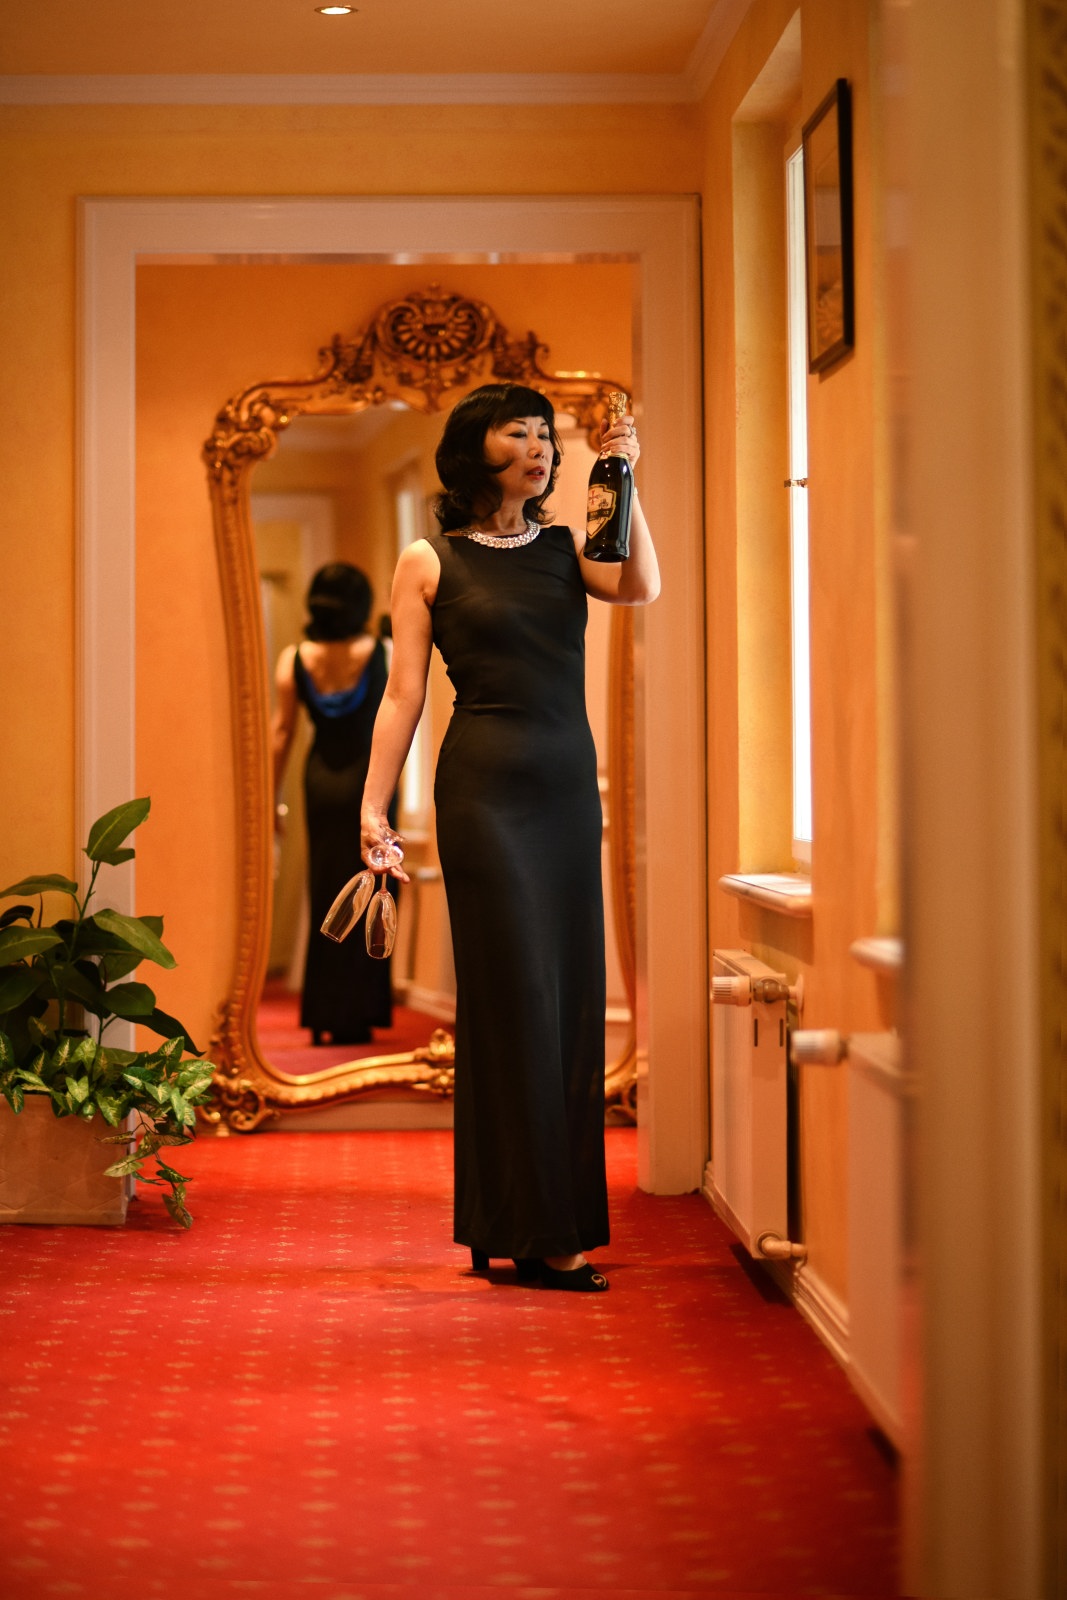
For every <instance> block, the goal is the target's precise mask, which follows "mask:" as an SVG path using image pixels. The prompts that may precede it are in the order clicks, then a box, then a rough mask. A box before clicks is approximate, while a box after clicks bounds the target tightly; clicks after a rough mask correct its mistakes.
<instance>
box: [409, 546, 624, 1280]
mask: <svg viewBox="0 0 1067 1600" xmlns="http://www.w3.org/2000/svg"><path fill="white" fill-rule="evenodd" d="M430 542H431V544H432V545H433V548H434V549H435V550H436V551H437V554H438V556H439V557H440V560H441V579H440V584H439V586H438V590H437V598H436V600H435V601H434V605H433V636H434V643H435V644H436V645H437V647H438V649H439V650H440V652H441V654H442V656H443V657H444V661H445V665H446V667H447V669H448V675H449V677H450V679H451V680H452V683H453V685H454V687H455V690H456V700H455V708H454V710H453V714H452V720H451V722H450V724H449V728H448V732H447V734H446V735H445V740H444V743H443V745H442V747H441V754H440V758H439V760H438V764H437V777H436V783H435V789H434V798H435V801H436V806H437V839H438V848H439V851H440V857H441V866H442V870H443V873H444V879H445V888H446V892H447V896H448V909H449V919H450V922H451V926H452V942H453V947H454V952H455V963H456V995H457V1000H456V1105H455V1169H456V1171H455V1238H456V1242H457V1243H458V1244H466V1245H470V1246H471V1247H472V1248H474V1249H478V1250H482V1251H484V1252H486V1254H488V1255H491V1256H514V1257H521V1256H556V1255H570V1254H573V1253H576V1252H578V1251H579V1250H591V1249H592V1248H593V1247H594V1246H596V1245H600V1244H606V1243H607V1241H608V1211H607V1187H606V1182H605V1174H604V1003H605V978H604V910H603V897H602V886H601V872H600V843H601V827H602V819H601V810H600V795H599V791H598V788H597V770H596V751H595V749H594V746H593V737H592V734H591V732H590V729H589V721H588V717H587V715H586V707H585V626H586V618H587V604H586V593H585V589H584V587H583V584H582V579H581V574H580V572H579V569H578V558H577V556H576V555H575V550H574V544H573V541H572V538H571V534H570V532H569V530H568V529H566V528H556V527H553V528H544V529H542V531H541V533H540V534H539V535H538V537H537V538H536V539H535V540H533V541H532V542H531V543H529V544H526V545H522V546H518V547H512V548H489V547H487V546H485V545H482V544H478V543H476V542H475V541H473V540H471V539H467V538H465V537H463V536H455V535H453V536H449V535H445V534H432V535H431V536H430Z"/></svg>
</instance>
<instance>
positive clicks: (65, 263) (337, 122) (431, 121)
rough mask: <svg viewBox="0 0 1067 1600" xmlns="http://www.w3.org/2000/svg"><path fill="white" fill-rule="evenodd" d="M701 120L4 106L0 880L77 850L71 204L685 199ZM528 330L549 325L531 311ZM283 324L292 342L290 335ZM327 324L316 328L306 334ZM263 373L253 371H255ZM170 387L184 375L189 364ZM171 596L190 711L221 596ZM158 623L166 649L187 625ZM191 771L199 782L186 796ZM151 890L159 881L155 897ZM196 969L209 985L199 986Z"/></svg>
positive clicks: (558, 109) (212, 642)
mask: <svg viewBox="0 0 1067 1600" xmlns="http://www.w3.org/2000/svg"><path fill="white" fill-rule="evenodd" d="M695 125H696V113H695V110H694V108H691V107H670V106H664V107H655V106H648V107H644V106H641V107H625V106H611V107H596V106H578V107H568V106H548V107H538V106H422V107H415V108H410V107H365V106H363V107H360V106H349V107H255V108H248V107H220V106H205V107H173V106H110V107H109V106H90V107H75V106H59V107H41V106H34V107H21V108H20V107H3V108H0V165H2V167H3V171H4V174H5V204H4V228H3V229H2V230H0V282H2V283H3V285H4V294H3V296H2V298H0V348H3V350H4V352H5V357H6V370H7V372H8V373H15V374H20V375H21V376H20V377H19V380H18V384H17V386H16V385H14V384H12V389H11V391H10V393H11V395H12V404H10V405H9V408H8V410H9V415H8V417H7V419H6V425H5V427H4V428H3V429H2V430H0V476H2V479H3V482H4V486H5V487H4V495H3V497H2V498H0V596H2V600H3V615H4V642H5V647H6V648H5V652H4V657H5V659H4V666H3V669H2V670H3V674H4V684H3V691H4V704H5V708H7V707H10V706H11V705H14V706H15V708H16V709H15V711H14V713H13V714H11V713H10V712H8V713H7V714H5V715H4V716H3V717H0V771H2V772H3V774H4V783H3V787H2V791H0V792H2V799H0V881H11V880H13V879H14V878H16V877H19V876H21V875H23V874H24V873H25V872H27V871H30V870H33V871H41V870H63V871H69V870H71V869H72V868H73V867H74V865H75V853H76V850H77V846H78V841H77V840H75V838H74V794H75V778H74V774H75V761H76V756H75V750H74V740H75V701H74V683H73V667H74V638H73V632H74V593H75V588H74V586H75V538H74V527H75V430H76V418H75V362H76V349H77V344H76V323H77V314H76V296H77V248H76V229H77V208H76V200H77V197H78V196H79V195H172V196H178V195H227V194H265V195H286V196H291V195H301V194H315V195H352V194H368V195H373V194H420V195H427V194H532V193H538V194H541V193H550V194H551V193H560V194H580V193H586V192H591V193H606V192H617V193H633V192H636V193H660V192H665V191H673V192H692V191H694V190H696V189H697V188H698V186H699V171H700V165H699V147H698V141H697V140H696V139H695V137H694V128H695ZM608 152H610V159H608V155H607V153H608ZM417 276H418V277H419V278H420V279H421V278H422V277H423V276H424V274H422V273H419V274H418V275H417ZM346 309H347V310H350V309H351V308H346ZM535 315H536V313H535ZM326 320H327V322H328V323H330V324H332V322H333V321H334V320H335V319H334V318H332V317H331V318H327V319H326ZM344 321H345V317H344V315H342V316H341V325H343V324H344ZM530 323H531V325H532V326H538V324H537V323H536V322H535V321H534V319H533V318H531V319H530ZM278 331H280V333H281V341H282V344H283V345H284V342H285V337H286V336H285V334H284V331H282V330H278ZM327 331H328V332H332V331H334V330H333V327H332V326H330V327H328V329H327ZM319 332H320V329H319V328H318V327H317V326H316V328H315V329H314V333H313V335H312V337H313V338H317V337H318V335H319ZM565 346H566V341H563V342H562V343H560V344H558V345H557V348H556V349H555V350H554V352H553V355H554V357H555V358H556V359H557V360H558V362H559V365H561V366H567V365H568V364H572V365H582V364H583V362H582V361H580V360H574V361H573V362H572V361H571V360H570V358H569V356H568V353H567V349H566V347H565ZM306 348H307V345H306V344H305V343H300V344H296V343H295V338H294V344H293V346H292V347H289V346H286V347H285V348H284V349H280V350H279V355H282V354H284V355H289V354H292V355H293V356H294V357H299V359H300V362H301V364H303V362H304V360H305V351H306ZM259 370H260V367H259V362H258V361H257V362H255V364H254V366H253V368H252V376H255V375H256V374H257V373H258V372H259ZM248 371H249V369H248V366H247V365H244V364H241V365H236V366H235V367H234V369H233V371H232V372H231V373H225V374H222V373H220V376H222V377H224V379H225V381H223V382H222V383H221V387H220V390H219V394H220V395H225V394H226V393H229V392H231V390H232V389H233V388H235V387H237V386H238V385H239V384H240V383H242V382H243V381H245V379H246V377H247V376H248ZM175 377H176V379H177V381H179V382H183V381H184V379H182V377H181V374H180V372H176V373H175ZM209 424H210V417H209V416H208V417H205V418H204V419H203V423H202V424H201V423H198V424H197V428H196V430H195V432H196V435H197V438H198V439H199V437H200V436H201V433H202V432H206V426H207V425H209ZM168 598H169V600H170V601H172V602H173V604H174V606H175V608H176V612H175V616H181V617H185V618H188V619H190V620H191V622H192V625H193V632H192V633H191V634H190V635H189V644H188V646H187V647H185V646H183V649H185V648H187V650H188V653H190V654H191V653H192V652H193V648H194V647H193V642H192V641H193V640H194V639H195V637H196V631H197V630H199V629H201V628H202V629H203V634H204V639H205V642H204V643H203V644H202V647H201V656H200V658H199V660H198V664H197V668H196V674H195V677H194V682H193V683H192V684H190V685H182V684H180V683H179V682H178V681H177V677H176V679H175V682H174V684H173V686H172V688H171V690H170V691H169V700H168V708H170V707H175V706H176V707H177V708H178V709H179V710H180V709H181V704H180V703H181V702H182V700H183V699H184V698H185V697H187V696H188V695H191V694H193V693H194V692H195V691H196V690H197V689H199V688H200V687H201V683H202V680H203V678H205V677H209V678H210V677H214V676H215V675H216V674H221V673H222V672H223V671H224V663H223V660H222V656H221V643H220V642H219V637H218V630H217V626H216V624H217V620H218V619H217V614H213V608H214V607H215V605H216V602H215V600H214V597H213V591H212V592H208V591H207V589H206V588H205V589H204V590H202V591H197V590H195V589H189V590H186V591H185V592H184V593H178V592H176V591H173V590H172V591H171V593H170V595H169V597H168ZM198 608H199V609H198ZM159 621H160V626H161V628H162V630H163V634H164V636H165V637H167V638H168V639H169V638H170V637H171V635H172V634H173V632H174V631H175V627H174V619H173V618H171V617H169V616H162V617H161V618H160V619H159ZM202 711H203V716H204V732H205V736H206V740H207V742H208V744H209V745H210V748H211V750H212V751H213V752H216V753H217V755H216V756H213V757H212V759H213V760H215V759H217V760H218V761H219V762H224V761H225V760H226V759H228V758H227V757H226V756H225V754H224V752H225V751H226V739H225V730H224V729H223V728H222V727H221V726H218V725H214V724H213V723H212V713H211V711H210V710H209V709H208V708H207V707H202ZM220 772H221V768H219V769H218V770H217V771H216V772H215V774H214V776H213V777H212V783H216V782H217V781H218V778H219V773H220ZM197 776H198V774H197V773H193V772H187V773H186V780H187V783H188V785H189V790H190V794H192V792H193V791H194V790H195V785H196V779H197ZM228 826H229V823H228V820H227V817H226V816H225V815H224V814H218V813H212V815H211V816H210V817H209V818H208V819H207V827H206V828H205V829H200V828H198V829H197V830H196V842H197V846H198V848H199V849H200V850H201V851H203V852H205V854H206V858H207V859H206V869H207V870H210V869H211V867H212V859H211V858H212V856H213V853H214V852H216V851H217V850H220V849H225V848H227V846H226V841H225V839H224V837H220V835H223V834H224V832H225V830H226V829H227V828H228ZM183 831H184V830H183ZM175 837H176V835H175V833H174V828H173V825H172V824H171V823H168V821H167V819H166V818H165V817H161V816H159V815H158V814H157V815H154V816H153V818H152V819H151V821H150V822H149V824H148V825H147V826H146V828H145V829H144V833H143V838H142V840H141V841H140V842H141V846H142V848H143V850H144V851H145V852H149V853H150V851H153V850H154V851H156V852H157V853H158V852H159V851H160V850H163V849H167V848H169V847H170V846H171V845H172V844H173V843H174V842H175ZM150 840H152V841H154V843H153V844H152V845H151V846H150V845H149V841H150ZM145 865H148V863H147V862H146V863H145ZM207 870H206V872H205V876H206V875H207ZM151 886H152V877H151V872H149V877H148V883H147V885H146V890H150V889H151ZM153 898H154V897H153ZM162 909H163V910H164V911H167V910H168V909H169V908H168V906H166V905H163V907H162ZM209 910H210V911H211V912H215V911H217V907H214V906H213V907H210V908H209ZM170 920H171V926H170V927H169V929H168V931H169V932H173V933H174V935H175V936H174V942H175V945H176V947H177V948H176V953H177V956H178V959H179V962H180V963H181V966H180V968H179V972H178V974H176V975H175V982H176V983H178V984H184V980H185V974H186V971H187V969H188V967H189V966H193V967H196V966H197V963H198V961H199V959H200V958H199V957H198V955H197V951H196V946H195V943H194V942H193V941H192V940H191V938H190V935H189V932H188V929H187V928H182V929H177V930H175V928H174V927H173V916H172V917H171V919H170ZM223 931H224V930H223ZM189 976H190V977H191V978H193V982H194V984H198V983H199V982H200V981H201V979H202V978H203V977H204V976H205V974H203V973H201V974H200V977H199V978H195V977H193V975H192V974H189ZM197 1010H198V1013H199V1012H200V1007H199V1006H198V1007H197ZM179 1014H180V1013H179ZM188 1020H189V1021H190V1025H192V1018H191V1017H190V1018H189V1019H188Z"/></svg>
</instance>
